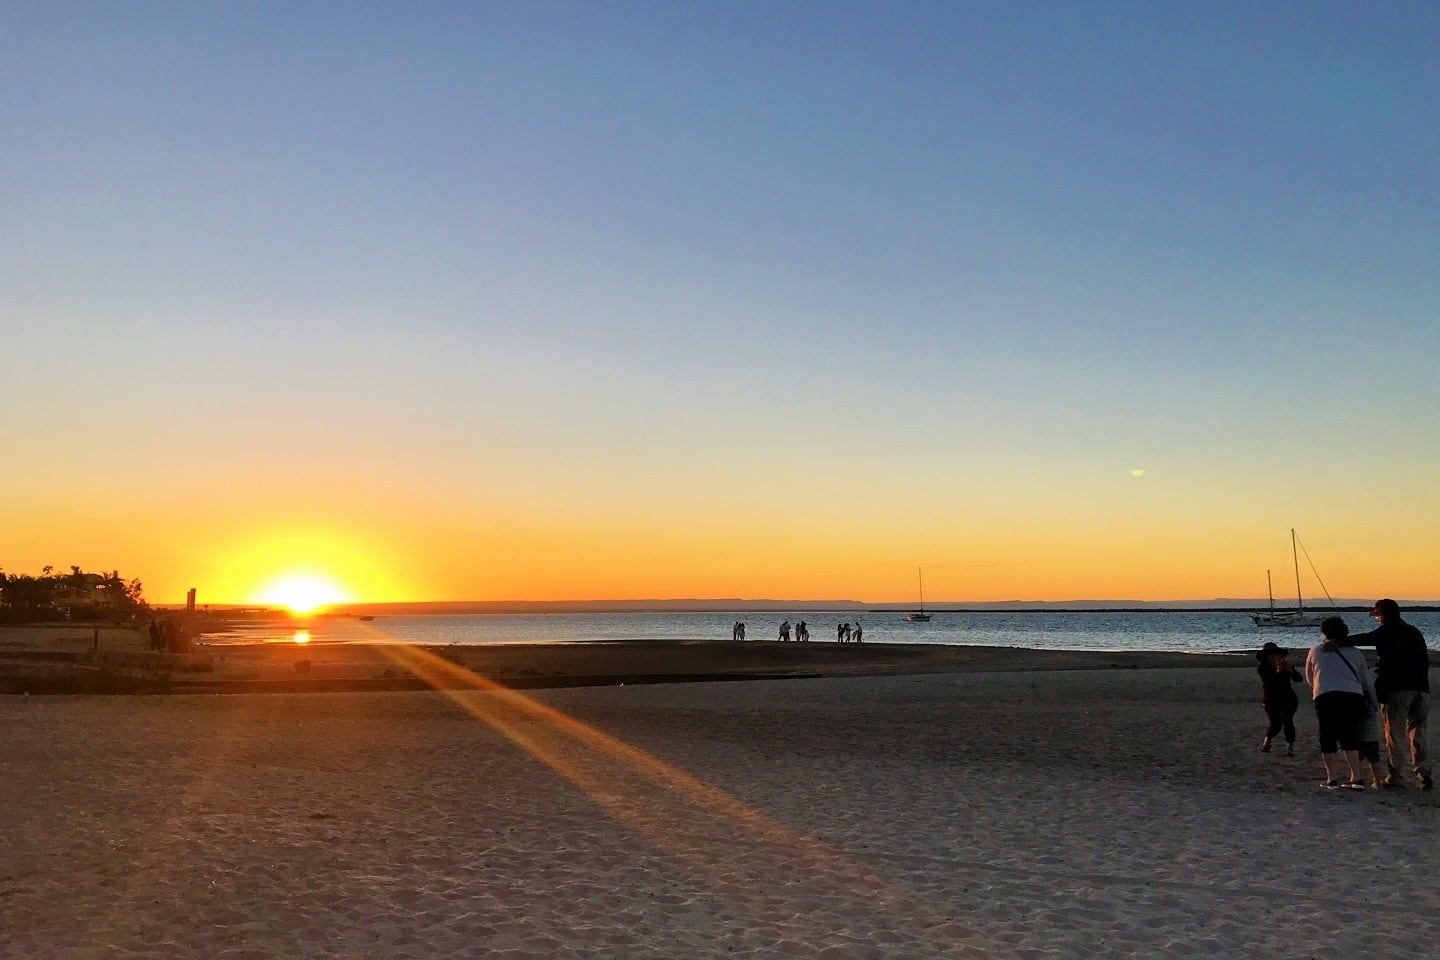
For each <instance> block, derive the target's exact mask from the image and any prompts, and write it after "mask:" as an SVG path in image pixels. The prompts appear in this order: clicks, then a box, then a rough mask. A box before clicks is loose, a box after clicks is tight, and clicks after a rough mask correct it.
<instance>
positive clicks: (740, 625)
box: [730, 620, 745, 640]
mask: <svg viewBox="0 0 1440 960" xmlns="http://www.w3.org/2000/svg"><path fill="white" fill-rule="evenodd" d="M730 639H731V640H744V639H745V623H744V621H741V620H736V621H735V626H733V627H731V628H730Z"/></svg>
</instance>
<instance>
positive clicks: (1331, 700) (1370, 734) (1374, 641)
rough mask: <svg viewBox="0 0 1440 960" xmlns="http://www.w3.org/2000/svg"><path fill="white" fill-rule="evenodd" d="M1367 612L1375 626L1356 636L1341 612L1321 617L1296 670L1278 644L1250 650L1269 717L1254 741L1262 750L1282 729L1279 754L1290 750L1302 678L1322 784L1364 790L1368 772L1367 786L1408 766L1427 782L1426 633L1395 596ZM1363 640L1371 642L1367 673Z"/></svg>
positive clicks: (1382, 784)
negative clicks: (1307, 693) (1315, 639)
mask: <svg viewBox="0 0 1440 960" xmlns="http://www.w3.org/2000/svg"><path fill="white" fill-rule="evenodd" d="M1370 616H1372V617H1374V618H1375V620H1376V623H1377V626H1376V628H1375V629H1374V630H1371V631H1369V632H1368V633H1361V634H1356V635H1355V636H1351V635H1350V628H1349V626H1348V625H1347V624H1346V623H1345V621H1344V620H1343V619H1341V618H1340V617H1327V618H1325V620H1324V621H1322V622H1321V624H1320V637H1321V638H1320V642H1319V643H1316V644H1315V645H1314V646H1312V647H1311V648H1310V649H1309V651H1308V652H1307V653H1306V655H1305V665H1304V668H1303V672H1302V671H1301V670H1297V669H1296V668H1295V667H1294V666H1292V665H1291V663H1290V659H1289V653H1290V651H1288V650H1286V649H1285V648H1284V647H1281V646H1279V645H1278V644H1275V643H1266V644H1265V645H1264V646H1263V647H1261V648H1260V651H1259V652H1258V653H1256V654H1255V657H1256V659H1257V660H1259V661H1260V664H1259V666H1258V667H1257V668H1256V670H1257V672H1258V673H1259V675H1260V683H1261V686H1262V689H1263V691H1264V706H1265V714H1266V717H1267V719H1268V721H1269V723H1268V725H1267V727H1266V728H1265V739H1264V740H1263V741H1262V742H1261V745H1260V749H1261V750H1263V751H1264V752H1266V753H1269V752H1270V750H1271V747H1272V745H1273V743H1274V740H1275V737H1276V735H1277V734H1282V733H1283V735H1284V738H1285V755H1286V756H1294V755H1295V712H1296V710H1297V709H1299V698H1297V697H1296V696H1295V690H1294V688H1293V687H1292V686H1291V684H1292V683H1300V682H1303V683H1305V684H1306V685H1307V686H1309V688H1310V696H1311V699H1312V700H1313V701H1314V704H1315V721H1316V726H1317V728H1318V733H1319V739H1320V760H1321V762H1322V763H1323V764H1324V766H1325V780H1324V785H1325V786H1326V787H1327V788H1330V789H1350V790H1364V789H1365V788H1366V784H1367V780H1368V784H1369V786H1370V787H1371V788H1372V789H1376V790H1387V789H1388V790H1394V789H1399V788H1401V787H1403V786H1404V785H1405V779H1406V776H1405V772H1406V770H1407V768H1408V769H1409V771H1410V772H1411V773H1412V774H1413V776H1414V781H1415V785H1416V786H1418V787H1419V788H1420V789H1421V790H1431V789H1433V788H1434V781H1433V779H1432V778H1431V774H1430V756H1429V748H1428V744H1427V733H1426V724H1427V720H1428V718H1429V701H1430V653H1429V650H1428V649H1427V648H1426V646H1425V636H1424V634H1422V633H1421V632H1420V631H1419V630H1418V629H1416V628H1415V626H1414V625H1413V624H1410V623H1407V622H1406V621H1405V620H1404V619H1403V618H1402V617H1401V616H1400V606H1399V604H1397V603H1396V602H1395V601H1394V600H1389V599H1386V600H1377V601H1376V602H1375V605H1374V606H1373V607H1372V608H1371V610H1370ZM1362 647H1374V648H1375V654H1376V658H1375V672H1374V674H1373V675H1372V674H1371V672H1370V665H1369V663H1368V662H1367V660H1366V658H1365V654H1364V652H1363V651H1362V650H1361V649H1360V648H1362ZM1382 730H1383V732H1384V737H1385V759H1384V761H1383V762H1382V761H1381V757H1380V735H1381V731H1382ZM1407 753H1408V758H1407V756H1406V754H1407ZM1407 759H1408V762H1407ZM1367 767H1368V768H1369V777H1368V778H1367V777H1366V768H1367ZM1346 777H1348V779H1345V778H1346Z"/></svg>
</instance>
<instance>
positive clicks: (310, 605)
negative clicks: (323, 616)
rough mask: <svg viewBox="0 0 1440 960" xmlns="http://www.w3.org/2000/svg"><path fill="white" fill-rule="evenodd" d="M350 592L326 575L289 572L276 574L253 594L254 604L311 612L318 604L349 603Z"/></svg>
mask: <svg viewBox="0 0 1440 960" xmlns="http://www.w3.org/2000/svg"><path fill="white" fill-rule="evenodd" d="M352 599H353V598H352V597H351V596H350V592H349V591H348V590H346V589H345V588H344V587H342V586H341V585H340V584H338V583H336V582H335V581H334V580H331V579H330V578H328V577H325V576H321V575H318V574H310V573H299V574H296V573H292V574H285V575H284V576H281V577H277V578H275V579H274V580H271V581H270V582H269V583H267V584H265V585H264V586H263V587H261V588H260V590H259V591H257V592H256V594H255V601H256V602H257V603H264V604H269V605H274V606H282V607H285V608H286V609H288V610H289V611H290V612H292V613H302V614H303V613H314V612H315V611H316V610H319V609H320V608H321V607H327V606H330V605H331V604H335V603H348V602H350V601H351V600H352Z"/></svg>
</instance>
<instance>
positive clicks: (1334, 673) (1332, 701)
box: [1305, 617, 1375, 790]
mask: <svg viewBox="0 0 1440 960" xmlns="http://www.w3.org/2000/svg"><path fill="white" fill-rule="evenodd" d="M1320 633H1321V634H1322V636H1323V638H1324V639H1323V641H1322V642H1320V643H1317V644H1315V646H1313V647H1311V648H1310V652H1309V653H1308V654H1306V656H1305V681H1306V683H1308V684H1310V695H1311V696H1312V697H1313V698H1314V700H1315V720H1316V724H1317V726H1318V727H1319V730H1320V761H1321V762H1322V763H1323V764H1324V765H1325V786H1326V787H1329V788H1331V789H1334V788H1335V787H1342V786H1343V787H1347V788H1349V789H1351V790H1364V789H1365V784H1364V781H1363V774H1361V772H1360V728H1361V724H1362V723H1363V722H1364V720H1365V709H1366V707H1365V701H1366V698H1367V697H1369V698H1370V699H1374V696H1375V687H1374V685H1373V684H1372V683H1371V681H1370V667H1369V665H1367V664H1366V663H1365V656H1364V654H1362V653H1361V652H1360V651H1359V650H1356V649H1355V648H1353V647H1348V646H1341V643H1342V642H1343V641H1344V640H1345V638H1346V637H1347V636H1349V634H1350V628H1349V627H1347V626H1346V625H1345V621H1344V620H1342V619H1340V618H1339V617H1326V618H1325V619H1324V620H1323V621H1321V623H1320ZM1342 751H1343V752H1344V754H1345V765H1346V766H1347V767H1349V768H1350V780H1349V781H1348V782H1346V783H1341V781H1340V776H1339V775H1340V774H1341V773H1342V772H1343V771H1342V770H1341V768H1340V753H1341V752H1342Z"/></svg>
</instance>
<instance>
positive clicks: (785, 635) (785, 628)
mask: <svg viewBox="0 0 1440 960" xmlns="http://www.w3.org/2000/svg"><path fill="white" fill-rule="evenodd" d="M780 639H781V640H784V641H786V642H787V643H788V642H789V640H790V621H789V620H781V621H780Z"/></svg>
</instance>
